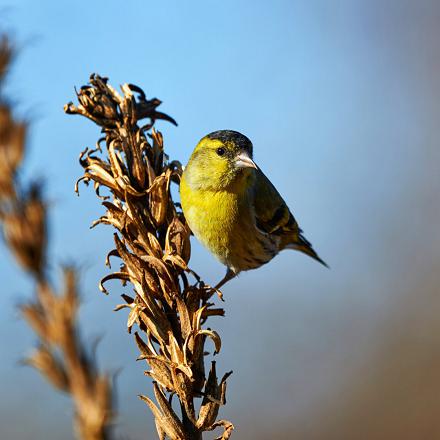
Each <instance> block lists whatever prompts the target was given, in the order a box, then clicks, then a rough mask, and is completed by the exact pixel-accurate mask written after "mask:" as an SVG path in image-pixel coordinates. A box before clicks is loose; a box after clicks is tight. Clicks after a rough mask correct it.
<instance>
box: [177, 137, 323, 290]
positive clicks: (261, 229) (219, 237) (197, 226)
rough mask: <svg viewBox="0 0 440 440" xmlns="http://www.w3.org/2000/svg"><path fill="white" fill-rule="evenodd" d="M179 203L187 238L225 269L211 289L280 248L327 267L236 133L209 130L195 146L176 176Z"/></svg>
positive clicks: (247, 143)
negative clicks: (190, 236) (188, 232)
mask: <svg viewBox="0 0 440 440" xmlns="http://www.w3.org/2000/svg"><path fill="white" fill-rule="evenodd" d="M180 202H181V206H182V211H183V214H184V216H185V218H186V221H187V223H188V225H189V228H190V229H191V231H192V233H193V234H194V235H195V236H196V238H197V239H198V240H199V241H200V242H201V243H202V244H203V245H204V246H205V247H206V248H207V249H208V250H209V251H210V252H211V253H212V254H213V255H214V256H215V257H217V259H218V260H219V261H220V262H221V263H223V264H224V265H225V266H226V268H227V270H226V275H225V276H224V278H223V279H222V280H221V281H220V282H219V283H218V284H217V285H216V286H215V289H220V288H221V287H222V286H223V285H224V284H225V283H226V282H228V281H230V280H231V279H233V278H234V277H235V276H237V275H238V274H239V273H240V272H242V271H246V270H250V269H257V268H259V267H261V266H262V265H264V264H266V263H268V262H269V261H270V260H272V258H274V257H275V256H276V255H277V254H278V253H279V252H280V251H282V250H283V249H294V250H297V251H300V252H303V253H305V254H307V255H309V256H310V257H312V258H314V259H315V260H317V261H318V262H320V263H321V264H323V265H324V266H326V267H328V266H327V264H326V263H325V262H324V261H323V260H322V259H321V258H320V257H319V256H318V254H317V253H316V252H315V250H314V249H313V247H312V245H311V244H310V242H309V241H308V240H307V239H306V238H305V237H304V235H303V231H302V230H301V229H300V227H299V226H298V223H297V221H296V220H295V218H294V216H293V215H292V213H291V212H290V210H289V208H288V206H287V204H286V202H285V201H284V200H283V198H282V197H281V195H280V194H279V192H278V191H277V189H276V188H275V186H274V185H273V184H272V183H271V181H270V180H269V179H268V178H267V177H266V176H265V175H264V173H263V172H262V171H261V169H260V168H259V167H258V166H257V165H256V163H255V162H254V160H253V145H252V142H251V141H250V139H249V138H248V137H246V136H245V135H243V134H241V133H239V132H238V131H234V130H218V131H214V132H212V133H210V134H208V135H206V136H205V137H203V138H202V139H201V140H200V141H199V143H198V144H197V145H196V147H195V149H194V151H193V153H192V155H191V157H190V159H189V161H188V164H187V166H186V167H185V168H184V171H183V173H182V177H181V182H180Z"/></svg>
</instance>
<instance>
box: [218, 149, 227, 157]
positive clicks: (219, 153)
mask: <svg viewBox="0 0 440 440" xmlns="http://www.w3.org/2000/svg"><path fill="white" fill-rule="evenodd" d="M225 153H226V150H225V149H224V148H223V147H220V148H217V154H218V155H219V156H223V155H224V154H225Z"/></svg>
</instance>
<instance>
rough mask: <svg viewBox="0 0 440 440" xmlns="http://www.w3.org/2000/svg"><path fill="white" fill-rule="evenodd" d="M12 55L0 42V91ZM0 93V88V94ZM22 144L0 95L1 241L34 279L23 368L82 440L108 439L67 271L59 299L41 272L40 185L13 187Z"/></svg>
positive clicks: (22, 133)
mask: <svg viewBox="0 0 440 440" xmlns="http://www.w3.org/2000/svg"><path fill="white" fill-rule="evenodd" d="M11 57H12V50H11V47H10V44H9V41H8V39H7V38H6V37H3V38H2V39H1V40H0V88H2V85H3V81H4V74H5V72H6V71H7V69H8V64H9V61H10V59H11ZM0 90H1V89H0ZM25 140H26V124H25V123H23V122H18V121H16V120H15V119H14V118H13V116H12V110H11V107H10V106H9V105H8V103H7V101H6V100H5V99H4V97H3V95H0V221H1V223H2V226H3V236H4V239H5V242H6V244H7V246H8V247H9V249H10V250H11V252H12V253H13V255H14V256H15V257H16V260H17V261H18V263H19V264H20V265H21V267H22V268H23V269H24V270H26V271H28V272H29V273H30V274H31V275H32V277H33V278H34V280H35V284H36V296H35V298H34V300H33V301H32V302H30V303H28V304H24V305H23V306H22V307H21V311H22V314H23V317H24V318H25V320H26V321H27V322H28V323H29V325H30V326H31V327H32V329H33V330H34V331H35V333H36V334H37V336H38V338H39V347H38V348H37V349H36V350H35V351H34V353H33V355H32V356H31V357H30V358H28V359H27V360H26V363H28V364H30V365H32V366H34V367H35V368H36V369H37V370H39V371H40V373H41V374H42V375H43V376H45V377H46V379H47V380H48V381H49V382H50V383H51V384H52V385H53V386H54V387H55V388H57V389H59V390H61V391H64V392H67V393H69V394H70V395H71V396H72V399H73V402H74V406H75V419H76V420H75V427H76V430H77V434H78V437H79V438H81V439H84V440H105V439H109V438H110V423H111V420H112V417H113V410H112V389H111V382H110V378H109V377H108V375H106V374H102V373H100V372H99V371H98V369H97V367H96V365H95V362H94V359H93V358H92V357H91V356H89V355H88V353H87V351H86V349H85V348H84V347H83V345H82V344H81V342H80V339H79V337H78V324H77V312H78V302H79V301H78V291H77V281H76V273H75V270H74V269H73V268H65V269H64V271H63V272H64V279H63V285H64V289H63V292H62V293H61V294H56V293H55V291H54V289H53V288H52V287H51V286H50V284H49V282H48V280H47V276H46V272H47V264H46V247H47V233H46V225H47V221H46V217H47V208H46V207H47V204H46V202H45V200H44V197H43V195H42V190H41V185H39V184H37V183H29V184H27V185H25V186H27V187H28V189H25V190H23V189H22V187H21V186H19V184H18V179H17V171H18V170H19V168H20V165H21V162H22V159H23V155H24V151H25V148H24V147H25Z"/></svg>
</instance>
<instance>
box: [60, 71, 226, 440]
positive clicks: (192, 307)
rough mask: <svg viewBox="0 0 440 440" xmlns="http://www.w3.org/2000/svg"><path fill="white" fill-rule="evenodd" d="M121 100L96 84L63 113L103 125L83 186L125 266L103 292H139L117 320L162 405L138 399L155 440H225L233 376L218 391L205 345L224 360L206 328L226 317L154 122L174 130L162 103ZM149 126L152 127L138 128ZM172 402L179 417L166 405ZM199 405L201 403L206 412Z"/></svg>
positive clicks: (125, 95) (177, 167)
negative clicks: (207, 436)
mask: <svg viewBox="0 0 440 440" xmlns="http://www.w3.org/2000/svg"><path fill="white" fill-rule="evenodd" d="M121 90H122V94H120V93H119V92H117V91H116V90H115V89H114V88H113V87H111V86H110V84H109V83H108V81H107V79H106V78H102V77H100V76H98V75H92V76H91V78H90V84H89V85H87V86H84V87H82V88H81V89H80V91H79V92H77V97H78V101H79V104H78V105H77V106H75V105H73V104H72V103H69V104H67V105H66V106H65V111H66V112H67V113H69V114H80V115H83V116H86V117H87V118H89V119H91V120H92V121H93V122H95V123H96V124H98V125H99V126H100V127H101V128H102V132H103V134H104V136H103V138H102V139H100V140H99V141H98V142H97V144H96V148H95V149H93V150H91V151H90V150H89V149H86V150H84V151H83V152H82V153H81V155H80V164H81V166H82V167H83V168H84V175H83V176H82V177H81V179H79V181H84V182H86V183H87V184H88V183H89V182H93V185H94V188H95V190H96V193H97V195H98V197H100V199H102V204H103V206H104V207H105V209H106V212H105V214H104V215H103V216H102V217H100V218H99V219H98V220H96V221H95V222H94V225H97V224H100V223H104V224H108V225H112V226H113V227H114V228H115V229H116V230H117V233H115V235H114V240H115V249H113V250H112V251H111V252H110V253H109V256H108V257H107V264H108V265H109V266H110V264H109V258H110V256H113V257H119V258H120V259H121V261H122V262H121V266H120V269H119V271H117V272H114V273H112V274H110V275H107V276H106V277H104V278H103V280H102V281H101V283H100V289H101V290H102V291H103V292H104V293H107V291H106V289H105V287H104V284H105V282H106V281H108V280H110V279H119V280H121V281H122V282H123V283H126V282H130V283H131V284H132V285H133V287H134V296H133V297H131V296H128V295H125V294H124V295H122V296H123V299H124V301H125V303H124V304H121V305H120V306H118V307H117V310H119V309H121V308H128V309H129V311H130V312H129V314H128V322H127V326H128V330H129V331H131V329H132V327H133V326H134V325H136V326H137V329H138V331H136V332H135V333H134V336H135V339H136V343H137V345H138V347H139V351H140V359H143V360H145V361H146V362H147V363H148V365H149V367H150V369H149V370H148V371H146V374H147V375H148V376H150V377H151V378H152V379H153V387H154V396H155V399H156V402H153V401H152V400H151V399H150V398H148V397H146V396H140V397H141V399H142V400H143V401H145V402H146V404H147V405H148V406H149V407H150V409H151V411H152V412H153V415H154V418H155V422H156V427H157V432H158V436H159V438H160V439H164V438H165V437H168V438H170V439H173V440H177V439H180V440H182V439H185V440H186V439H188V440H194V439H196V440H197V439H201V438H202V433H203V432H205V431H209V430H213V429H215V428H216V427H218V426H221V427H223V428H224V432H223V434H222V435H221V437H219V439H223V440H226V439H228V438H229V437H230V435H231V432H232V430H233V425H232V424H231V423H230V422H228V421H225V420H217V416H218V412H219V408H220V406H221V405H223V404H224V403H225V393H226V379H227V377H228V376H229V374H230V373H227V374H225V375H224V376H223V378H222V379H221V380H220V381H219V380H218V379H217V374H216V368H215V362H212V363H211V367H210V371H209V374H208V376H207V377H206V373H205V362H204V361H205V355H206V352H205V343H206V341H207V339H208V338H209V339H212V341H213V342H214V345H215V352H218V351H220V347H221V340H220V336H219V335H218V334H217V333H216V332H215V331H214V330H211V329H209V328H207V329H204V328H202V325H203V324H204V323H205V322H206V320H207V319H208V317H209V316H212V315H223V314H224V310H223V309H222V308H216V307H214V304H213V303H212V302H210V298H211V297H212V295H213V294H214V293H215V290H214V289H212V288H211V287H209V286H206V285H205V284H204V283H203V282H202V281H201V279H200V278H199V277H198V276H197V275H196V274H195V273H194V272H193V271H192V270H190V269H189V267H188V261H189V258H190V254H191V250H190V239H189V238H190V231H189V228H188V226H187V225H186V222H185V219H184V217H183V214H182V212H181V211H180V209H179V206H178V204H176V203H174V202H173V199H172V197H171V192H170V185H171V182H175V183H177V184H178V183H179V182H180V177H181V173H182V166H181V164H180V163H179V162H177V161H170V160H169V159H168V156H167V155H166V154H165V152H164V144H163V137H162V134H161V133H159V132H157V131H155V130H154V129H153V125H154V122H155V121H156V120H157V119H164V120H167V121H170V122H172V123H175V122H174V120H173V119H172V118H170V117H169V116H167V115H165V114H163V113H160V112H158V111H157V110H156V108H157V106H158V105H159V104H160V101H159V100H157V99H152V100H147V98H146V96H145V93H144V92H143V91H142V90H141V89H140V88H139V87H136V86H134V85H131V84H125V85H123V86H122V87H121ZM135 95H137V96H136V97H135ZM143 118H149V119H150V121H149V123H148V124H147V125H145V126H143V127H140V126H139V125H138V123H139V121H140V120H141V119H143ZM147 132H148V133H147ZM104 145H105V150H104ZM103 189H107V190H108V191H106V192H105V193H102V190H103ZM76 190H78V185H77V186H76ZM190 277H191V278H194V280H195V282H194V284H191V283H190V281H189V279H190ZM173 395H176V396H177V398H178V400H179V404H180V415H178V413H177V412H176V411H175V410H174V408H173V407H172V405H171V403H170V402H171V397H172V396H173ZM196 398H202V402H201V405H200V408H197V406H198V405H197V404H196V400H195V399H196Z"/></svg>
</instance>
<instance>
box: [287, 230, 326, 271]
mask: <svg viewBox="0 0 440 440" xmlns="http://www.w3.org/2000/svg"><path fill="white" fill-rule="evenodd" d="M286 248H287V249H295V250H297V251H300V252H303V253H304V254H307V255H308V256H309V257H312V258H313V259H314V260H316V261H319V262H320V263H321V264H322V265H323V266H325V267H327V268H329V266H328V264H327V263H326V262H325V261H324V260H322V259H321V258H320V257H319V255H318V254H317V253H316V252H315V250H314V249H313V247H312V244H311V243H310V242H309V241H308V240H307V239H306V238H305V237H304V235H302V234H301V233H299V235H298V238H297V240H296V241H295V242H294V243H289V244H288V245H287V246H286Z"/></svg>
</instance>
